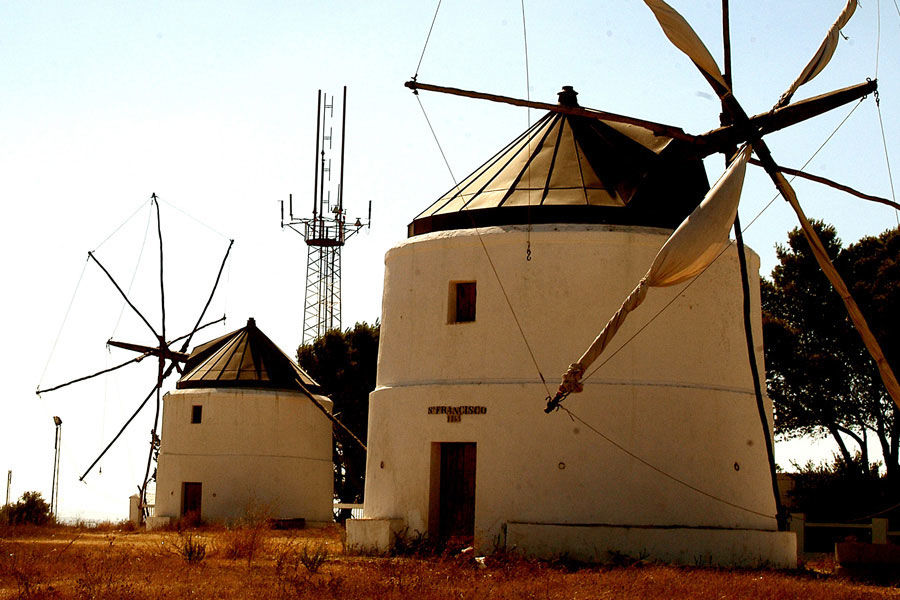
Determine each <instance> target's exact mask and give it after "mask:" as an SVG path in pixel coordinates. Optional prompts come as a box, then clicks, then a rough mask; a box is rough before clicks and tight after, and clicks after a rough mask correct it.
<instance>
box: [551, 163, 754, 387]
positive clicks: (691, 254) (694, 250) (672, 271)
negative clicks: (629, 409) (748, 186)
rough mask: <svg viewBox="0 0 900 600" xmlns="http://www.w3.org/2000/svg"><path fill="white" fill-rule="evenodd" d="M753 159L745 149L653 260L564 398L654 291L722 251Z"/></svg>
mask: <svg viewBox="0 0 900 600" xmlns="http://www.w3.org/2000/svg"><path fill="white" fill-rule="evenodd" d="M749 158H750V146H745V147H744V148H743V149H742V150H741V152H740V153H739V155H738V157H737V158H736V159H735V160H734V161H733V162H732V164H731V166H730V167H729V168H728V170H727V171H725V173H724V174H723V175H722V177H721V178H719V181H718V182H716V185H714V186H713V187H712V189H710V190H709V192H708V193H707V194H706V197H705V198H704V199H703V201H702V202H701V203H700V205H699V206H697V208H696V209H694V211H693V212H692V213H691V214H690V215H688V217H687V218H686V219H685V220H684V221H683V222H682V223H681V225H679V226H678V228H677V229H676V230H675V231H674V232H673V233H672V235H671V236H669V239H668V240H666V243H665V244H663V247H662V248H660V250H659V252H658V253H657V254H656V258H654V259H653V264H652V265H651V266H650V269H649V270H648V271H647V274H646V275H645V276H644V277H643V279H641V281H640V282H639V283H638V285H637V287H635V288H634V290H633V291H632V292H631V293H630V294H629V295H628V297H627V298H626V299H625V301H624V302H623V303H622V306H621V307H619V310H617V311H616V313H615V314H614V315H613V316H612V318H611V319H610V320H609V321H608V322H607V324H606V326H605V327H604V328H603V331H601V332H600V335H598V336H597V337H596V339H594V342H593V343H592V344H591V345H590V347H589V348H588V349H587V351H586V352H585V353H584V354H582V356H581V358H579V359H578V362H576V363H573V364H572V365H570V366H569V370H568V371H566V373H565V375H563V380H562V383H561V384H560V386H559V394H568V393H571V392H580V391H581V390H582V384H581V381H580V380H581V377H582V376H583V375H584V372H585V370H586V369H587V368H588V367H589V366H590V365H591V364H592V363H593V362H594V361H595V360H597V358H598V357H599V356H600V355H601V354H602V353H603V350H604V349H605V348H606V347H607V346H608V345H609V342H610V341H611V340H612V338H613V336H615V334H616V332H617V331H618V330H619V328H620V327H621V326H622V323H624V322H625V318H626V317H627V316H628V313H630V312H631V311H633V310H634V309H636V308H637V307H638V306H640V304H641V303H642V302H643V301H644V298H645V297H646V295H647V290H648V288H650V287H667V286H671V285H675V284H677V283H681V282H683V281H687V280H688V279H691V278H693V277H695V276H697V275H699V274H700V273H701V272H702V271H703V270H704V269H706V267H708V266H709V265H710V264H711V263H712V262H713V261H714V260H715V259H716V257H717V256H718V255H719V253H720V252H721V251H722V248H723V247H724V246H725V244H726V242H727V239H728V232H729V230H730V229H731V225H732V224H733V223H734V216H735V214H736V213H737V207H738V202H739V201H740V197H741V188H742V187H743V183H744V172H745V171H746V167H747V161H748V160H749Z"/></svg>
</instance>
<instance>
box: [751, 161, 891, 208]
mask: <svg viewBox="0 0 900 600" xmlns="http://www.w3.org/2000/svg"><path fill="white" fill-rule="evenodd" d="M750 164H752V165H756V166H757V167H763V166H764V165H763V163H762V161H760V160H758V159H756V158H751V159H750ZM776 168H777V169H778V170H779V171H781V172H782V173H786V174H788V175H793V176H794V177H800V178H801V179H808V180H810V181H815V182H816V183H821V184H823V185H828V186H831V187H833V188H835V189H837V190H841V191H842V192H847V193H848V194H852V195H854V196H856V197H857V198H862V199H863V200H871V201H872V202H879V203H881V204H885V205H887V206H890V207H891V208H894V209H896V210H900V204H897V203H896V202H891V201H890V200H888V199H887V198H882V197H881V196H872V195H871V194H865V193H863V192H860V191H859V190H855V189H853V188H852V187H850V186H849V185H844V184H842V183H838V182H837V181H834V180H832V179H827V178H825V177H822V176H820V175H813V174H812V173H806V172H804V171H801V170H800V169H791V168H790V167H784V166H782V165H776Z"/></svg>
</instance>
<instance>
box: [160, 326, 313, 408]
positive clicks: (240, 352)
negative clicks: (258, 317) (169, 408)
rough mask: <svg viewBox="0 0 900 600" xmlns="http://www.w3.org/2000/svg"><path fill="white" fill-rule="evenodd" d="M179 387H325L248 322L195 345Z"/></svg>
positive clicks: (307, 390) (296, 388)
mask: <svg viewBox="0 0 900 600" xmlns="http://www.w3.org/2000/svg"><path fill="white" fill-rule="evenodd" d="M176 387H177V388H178V389H188V388H215V387H240V388H255V389H260V388H262V389H279V390H293V391H302V392H306V393H309V394H318V393H321V391H322V390H321V387H320V386H319V384H318V383H316V382H315V380H313V378H312V377H310V376H309V374H307V373H306V372H305V371H304V370H303V369H301V368H300V367H299V366H297V363H295V362H294V361H293V360H291V358H290V357H288V355H287V354H285V353H284V352H282V351H281V349H280V348H279V347H278V346H276V345H275V343H274V342H273V341H272V340H270V339H269V338H268V337H267V336H266V334H264V333H263V332H262V331H260V330H259V329H258V328H257V327H256V321H255V320H254V319H253V318H250V319H248V320H247V326H246V327H243V328H242V329H238V330H237V331H232V332H231V333H228V334H225V335H223V336H222V337H220V338H217V339H215V340H213V341H211V342H207V343H205V344H203V345H201V346H197V347H196V348H194V351H193V352H191V354H190V357H189V358H188V360H187V362H186V363H185V366H184V375H182V376H181V379H179V380H178V383H177V384H176Z"/></svg>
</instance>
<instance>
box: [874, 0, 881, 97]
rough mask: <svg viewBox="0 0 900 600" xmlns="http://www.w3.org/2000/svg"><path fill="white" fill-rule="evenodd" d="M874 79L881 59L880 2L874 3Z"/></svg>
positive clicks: (879, 0)
mask: <svg viewBox="0 0 900 600" xmlns="http://www.w3.org/2000/svg"><path fill="white" fill-rule="evenodd" d="M875 10H876V15H877V16H876V17H875V79H878V64H879V62H880V58H881V0H878V2H876V3H875Z"/></svg>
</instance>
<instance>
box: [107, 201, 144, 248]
mask: <svg viewBox="0 0 900 600" xmlns="http://www.w3.org/2000/svg"><path fill="white" fill-rule="evenodd" d="M146 202H149V201H148V200H141V203H140V204H138V207H137V208H136V209H134V212H133V213H131V214H130V215H129V216H128V218H127V219H125V220H124V221H122V223H120V224H119V226H118V227H116V228H115V229H114V230H113V232H112V233H110V234H109V235H108V236H106V237H105V238H104V239H103V241H102V242H100V244H99V245H98V246H97V247H96V248H94V252H96V251H97V250H99V249H100V247H101V246H103V244H105V243H106V242H108V241H109V238H111V237H112V236H114V235H116V234H117V233H119V230H120V229H122V228H123V227H125V225H126V223H128V221H130V220H131V219H133V218H134V215H136V214H138V212H140V210H141V208H142V207H143V206H144V204H145V203H146Z"/></svg>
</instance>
